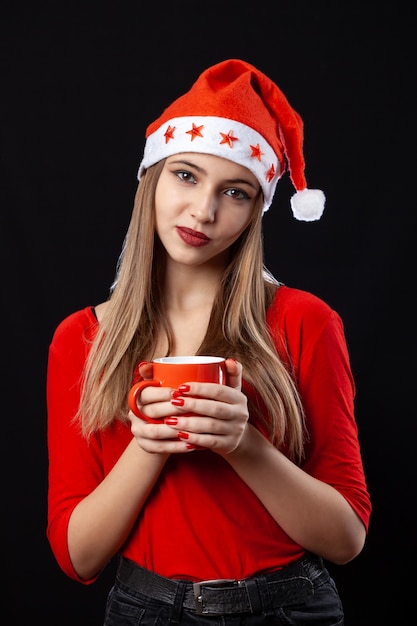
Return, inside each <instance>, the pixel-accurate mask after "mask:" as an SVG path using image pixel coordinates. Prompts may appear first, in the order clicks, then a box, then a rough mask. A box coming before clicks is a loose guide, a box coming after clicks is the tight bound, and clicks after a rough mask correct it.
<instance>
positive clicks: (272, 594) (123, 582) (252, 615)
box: [104, 555, 344, 626]
mask: <svg viewBox="0 0 417 626" xmlns="http://www.w3.org/2000/svg"><path fill="white" fill-rule="evenodd" d="M169 624H181V625H183V626H205V625H206V626H263V625H267V624H269V625H271V626H273V625H274V624H275V625H280V626H307V625H309V624H311V625H316V626H343V624H344V617H343V608H342V604H341V601H340V598H339V594H338V592H337V589H336V586H335V584H334V581H333V580H332V578H331V577H330V575H329V572H328V570H327V569H326V568H325V567H324V565H323V561H322V559H320V558H319V557H316V556H314V555H306V556H304V557H303V558H302V559H300V560H299V561H296V562H295V563H292V564H291V565H289V566H288V567H285V568H284V569H282V570H280V571H279V572H277V573H275V574H268V575H265V576H257V577H255V578H250V579H246V580H245V581H221V582H220V583H217V582H208V583H207V584H204V583H203V584H202V585H201V586H200V585H198V584H197V585H193V584H192V583H190V582H189V581H172V580H169V579H166V578H162V577H160V576H157V575H155V574H153V573H151V572H147V570H144V569H142V568H140V567H138V566H137V565H135V564H134V563H132V562H131V561H128V560H126V559H123V558H122V559H121V561H120V565H119V569H118V573H117V575H116V581H115V584H114V586H113V587H112V589H111V591H110V593H109V596H108V600H107V606H106V615H105V620H104V626H167V625H169Z"/></svg>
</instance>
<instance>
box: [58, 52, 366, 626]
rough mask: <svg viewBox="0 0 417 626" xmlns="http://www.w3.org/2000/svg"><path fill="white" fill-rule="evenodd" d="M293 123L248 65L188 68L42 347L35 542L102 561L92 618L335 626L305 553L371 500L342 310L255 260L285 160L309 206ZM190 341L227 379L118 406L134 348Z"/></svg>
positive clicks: (71, 556) (86, 574) (347, 554)
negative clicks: (42, 524)
mask: <svg viewBox="0 0 417 626" xmlns="http://www.w3.org/2000/svg"><path fill="white" fill-rule="evenodd" d="M302 135H303V133H302V121H301V118H300V117H299V115H298V114H297V113H296V112H295V111H294V109H292V107H291V106H290V104H289V103H288V101H287V99H286V98H285V96H284V95H283V93H282V92H281V91H280V90H279V88H278V87H277V85H276V84H274V83H273V82H272V81H271V80H270V79H269V78H268V77H267V76H265V75H264V74H263V73H262V72H260V71H259V70H258V69H256V68H255V67H254V66H252V65H250V64H248V63H246V62H244V61H241V60H238V59H231V60H227V61H224V62H222V63H219V64H217V65H215V66H213V67H210V68H208V69H207V70H206V71H204V72H203V73H202V74H201V75H200V77H199V78H198V79H197V81H196V82H195V83H194V85H193V86H192V87H191V89H190V90H189V92H187V93H186V94H184V95H183V96H181V97H180V98H179V99H178V100H176V101H175V102H173V103H172V104H171V105H170V106H169V107H168V108H167V109H166V110H165V111H164V112H163V113H162V115H161V116H160V117H159V118H158V119H157V120H156V121H155V122H154V123H153V124H151V125H150V126H149V127H148V130H147V140H146V144H145V150H144V156H143V160H142V163H141V165H140V168H139V174H138V178H139V185H138V190H137V194H136V198H135V203H134V209H133V214H132V218H131V222H130V226H129V229H128V233H127V236H126V239H125V242H124V246H123V250H122V254H121V257H120V261H119V266H118V268H117V276H116V280H115V282H114V284H113V285H112V288H111V292H110V297H109V299H108V300H107V301H106V302H103V303H101V304H99V305H97V306H87V307H86V308H84V309H82V310H80V311H77V312H75V313H73V314H72V315H70V316H69V317H67V318H66V319H65V320H63V321H62V323H61V324H60V325H59V326H58V328H57V329H56V332H55V334H54V337H53V339H52V342H51V346H50V353H49V364H48V381H47V392H48V448H49V496H48V529H47V534H48V538H49V541H50V544H51V547H52V550H53V552H54V554H55V557H56V559H57V561H58V563H59V565H60V567H61V568H62V569H63V571H64V572H65V573H66V574H67V575H68V576H69V577H71V578H73V579H74V580H77V581H79V582H80V583H83V584H90V583H91V582H93V581H94V580H96V579H97V577H98V576H99V575H100V573H101V571H102V570H103V568H105V567H106V564H107V563H108V562H109V561H110V560H111V559H112V558H113V557H114V556H115V555H119V566H118V571H117V576H116V580H115V584H114V587H113V588H112V590H111V591H110V593H109V598H108V602H107V607H106V612H105V620H104V623H105V624H106V625H107V626H115V625H129V624H141V625H144V624H146V625H150V624H171V623H175V624H187V625H191V624H194V625H195V624H202V625H203V624H223V625H228V624H242V625H246V626H255V625H260V624H284V623H285V624H306V623H309V624H320V626H323V625H336V624H339V625H340V624H343V608H342V604H341V601H340V599H339V596H338V592H337V589H336V587H335V584H334V581H333V580H332V579H331V578H330V576H329V573H328V570H327V569H326V567H325V564H324V560H328V561H329V562H333V563H337V564H343V563H347V562H349V561H351V560H352V559H354V558H355V557H356V556H357V555H358V554H359V553H360V552H361V550H362V548H363V546H364V542H365V539H366V533H367V530H368V524H369V517H370V512H371V504H370V499H369V494H368V491H367V488H366V481H365V477H364V472H363V466H362V461H361V454H360V447H359V443H358V433H357V426H356V423H355V417H354V382H353V379H352V374H351V369H350V365H349V356H348V351H347V347H346V341H345V338H344V333H343V324H342V321H341V319H340V317H339V316H338V314H337V313H336V312H335V311H333V310H332V309H331V308H330V307H329V306H328V305H327V304H326V303H324V302H323V301H322V300H320V299H319V298H317V297H316V296H314V295H312V294H310V293H307V292H304V291H301V290H298V289H295V288H293V287H288V286H285V285H283V284H280V283H279V282H278V281H276V280H275V279H274V278H273V277H272V276H271V275H270V274H269V273H268V272H267V270H266V269H265V268H264V264H263V250H262V215H263V213H264V211H266V210H267V209H268V208H269V206H270V204H271V202H272V198H273V195H274V191H275V187H276V184H277V181H278V179H279V178H280V177H281V176H282V175H283V173H284V172H285V170H286V168H287V169H289V172H290V176H291V180H292V182H293V184H294V187H295V189H296V190H297V193H296V194H295V195H294V196H293V198H292V199H291V204H292V208H293V212H294V215H295V217H296V218H297V219H304V220H307V221H310V220H314V219H319V218H320V216H321V213H322V211H323V207H324V195H323V193H322V192H321V191H319V190H309V189H307V187H306V181H305V177H304V159H303V154H302ZM196 354H201V355H217V356H224V357H226V368H227V384H226V385H217V384H207V383H205V384H204V383H197V382H195V381H184V384H183V385H181V386H180V387H179V388H178V389H167V388H162V387H148V388H146V389H144V390H143V391H142V393H141V394H140V396H139V397H138V399H137V402H138V406H139V407H140V409H141V410H142V411H143V412H144V413H145V414H146V415H147V416H148V418H151V420H150V422H148V421H145V420H142V419H140V418H139V417H137V416H136V415H135V414H134V413H133V412H131V411H129V408H128V401H127V397H128V393H129V389H130V388H131V386H132V385H133V383H134V382H136V381H137V380H139V379H140V378H145V379H147V378H151V377H152V363H151V361H152V359H153V358H156V357H161V356H166V355H196ZM190 412H192V413H194V414H196V415H195V416H189V415H188V416H185V415H184V413H190ZM156 418H158V421H155V422H153V419H156Z"/></svg>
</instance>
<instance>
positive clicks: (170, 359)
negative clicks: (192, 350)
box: [153, 355, 226, 365]
mask: <svg viewBox="0 0 417 626" xmlns="http://www.w3.org/2000/svg"><path fill="white" fill-rule="evenodd" d="M225 360H226V359H225V358H224V357H222V356H204V355H195V356H192V355H190V356H163V357H161V358H159V359H153V363H163V364H166V365H201V364H203V365H204V364H210V363H223V362H224V361H225Z"/></svg>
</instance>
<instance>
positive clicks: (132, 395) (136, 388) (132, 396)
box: [127, 380, 161, 423]
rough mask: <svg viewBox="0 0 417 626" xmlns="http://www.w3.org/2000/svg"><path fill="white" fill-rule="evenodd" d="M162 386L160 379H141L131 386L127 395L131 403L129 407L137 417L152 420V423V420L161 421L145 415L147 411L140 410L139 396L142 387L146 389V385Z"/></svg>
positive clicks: (147, 420)
mask: <svg viewBox="0 0 417 626" xmlns="http://www.w3.org/2000/svg"><path fill="white" fill-rule="evenodd" d="M160 386H161V383H160V382H159V381H158V380H141V381H140V382H138V383H136V384H135V385H133V387H131V389H130V391H129V394H128V396H127V402H128V405H129V409H130V410H131V411H132V413H134V414H135V415H136V417H140V418H141V419H143V420H145V422H150V423H151V422H153V423H155V422H157V423H158V422H160V421H161V420H159V419H152V418H150V417H148V416H147V415H145V413H142V411H140V410H139V407H138V405H137V397H138V395H139V394H140V393H141V391H142V389H145V387H160Z"/></svg>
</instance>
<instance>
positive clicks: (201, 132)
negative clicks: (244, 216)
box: [138, 59, 325, 222]
mask: <svg viewBox="0 0 417 626" xmlns="http://www.w3.org/2000/svg"><path fill="white" fill-rule="evenodd" d="M180 152H200V153H204V154H213V155H216V156H219V157H223V158H225V159H229V160H230V161H234V162H236V163H239V164H240V165H243V166H245V167H247V168H248V169H249V170H250V171H251V172H252V173H253V174H254V175H255V176H256V178H257V179H258V181H259V183H260V185H261V188H262V191H263V195H264V207H263V210H264V211H267V210H268V208H269V207H270V205H271V202H272V198H273V195H274V192H275V188H276V185H277V182H278V180H279V179H280V178H281V176H282V175H283V174H284V172H285V171H286V170H288V171H289V174H290V177H291V181H292V183H293V185H294V188H295V189H296V193H295V194H294V195H293V196H292V198H291V208H292V211H293V214H294V217H295V218H296V219H298V220H303V221H307V222H310V221H313V220H318V219H320V217H321V215H322V213H323V209H324V204H325V196H324V194H323V192H322V191H321V190H320V189H307V183H306V179H305V175H304V167H305V163H304V155H303V121H302V119H301V117H300V115H299V114H298V113H297V112H296V111H295V110H294V109H293V108H292V107H291V105H290V104H289V102H288V100H287V98H286V97H285V95H284V94H283V93H282V91H281V90H280V89H279V88H278V86H277V85H276V84H275V83H274V82H273V81H272V80H271V79H270V78H268V77H267V76H266V75H265V74H263V73H262V72H260V71H259V70H258V69H257V68H256V67H254V66H253V65H250V64H249V63H246V62H245V61H241V60H239V59H229V60H226V61H223V62H221V63H218V64H217V65H213V66H212V67H209V68H208V69H207V70H205V71H204V72H202V74H201V75H200V76H199V77H198V79H197V80H196V82H195V83H194V84H193V85H192V87H191V89H190V90H189V91H188V92H187V93H185V94H184V95H182V96H180V97H179V98H178V99H177V100H175V101H174V102H173V103H172V104H171V105H170V106H168V107H167V108H166V109H165V110H164V111H163V113H162V115H160V117H158V119H157V120H155V121H154V122H153V123H152V124H150V125H149V126H148V128H147V130H146V143H145V149H144V155H143V159H142V162H141V164H140V166H139V171H138V179H140V177H141V174H142V173H143V171H144V170H145V169H146V168H148V167H150V166H151V165H153V164H155V163H157V162H158V161H160V160H161V159H163V158H165V157H168V156H171V155H173V154H178V153H180Z"/></svg>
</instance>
